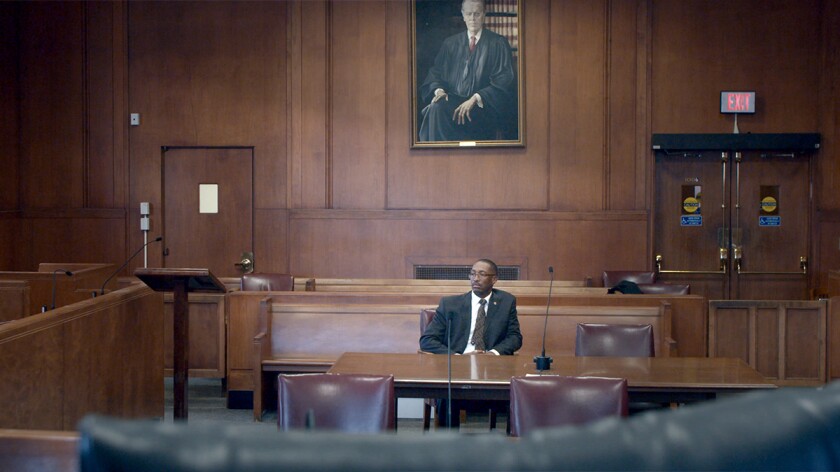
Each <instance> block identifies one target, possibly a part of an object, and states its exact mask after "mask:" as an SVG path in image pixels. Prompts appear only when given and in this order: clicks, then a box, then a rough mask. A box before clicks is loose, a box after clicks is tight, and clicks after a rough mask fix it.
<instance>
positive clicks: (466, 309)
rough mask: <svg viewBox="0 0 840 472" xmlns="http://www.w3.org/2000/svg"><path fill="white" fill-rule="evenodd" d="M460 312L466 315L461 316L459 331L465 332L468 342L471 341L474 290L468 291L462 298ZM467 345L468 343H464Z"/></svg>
mask: <svg viewBox="0 0 840 472" xmlns="http://www.w3.org/2000/svg"><path fill="white" fill-rule="evenodd" d="M460 312H461V313H463V314H464V316H461V317H460V323H461V326H460V327H459V328H460V329H458V331H457V332H459V333H464V337H465V338H467V342H470V340H469V337H470V324H471V323H472V292H467V293H466V295H464V296H463V297H462V299H461V309H460ZM464 347H466V344H464Z"/></svg>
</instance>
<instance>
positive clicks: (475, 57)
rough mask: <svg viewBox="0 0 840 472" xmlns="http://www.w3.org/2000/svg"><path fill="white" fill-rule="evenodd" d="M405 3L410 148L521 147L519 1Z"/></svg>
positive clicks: (425, 0)
mask: <svg viewBox="0 0 840 472" xmlns="http://www.w3.org/2000/svg"><path fill="white" fill-rule="evenodd" d="M411 3H412V5H411V41H410V43H411V58H412V61H411V65H412V70H411V81H412V88H411V89H412V93H411V107H410V109H411V135H412V138H411V147H412V148H454V147H458V148H463V147H478V146H496V147H499V146H503V147H504V146H507V147H522V146H524V145H525V139H524V135H525V129H524V120H523V117H524V113H523V89H522V82H523V81H522V70H523V48H522V39H521V38H522V8H523V3H524V2H523V0H485V1H484V2H483V3H484V12H483V14H482V12H481V3H482V2H481V1H480V0H479V1H477V2H476V1H475V0H467V1H462V0H412V2H411ZM480 15H481V16H480ZM482 20H483V22H482ZM479 25H480V26H479ZM479 29H480V31H481V32H480V33H478V34H477V35H471V34H469V33H468V31H477V30H479ZM471 36H477V40H471V39H469V38H470V37H471ZM471 42H472V43H474V44H470V43H471ZM471 46H472V47H471Z"/></svg>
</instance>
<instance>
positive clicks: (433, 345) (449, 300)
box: [420, 259, 522, 426]
mask: <svg viewBox="0 0 840 472" xmlns="http://www.w3.org/2000/svg"><path fill="white" fill-rule="evenodd" d="M498 271H499V270H498V267H497V266H496V264H495V263H494V262H493V261H491V260H489V259H481V260H479V261H477V262H476V263H475V264H473V266H472V270H471V271H470V284H471V285H472V291H470V292H468V293H465V294H463V295H453V296H450V297H443V298H441V300H440V303H439V304H438V307H437V310H436V311H435V317H434V318H433V319H432V322H431V323H430V324H429V326H428V327H427V328H426V331H425V332H424V333H423V335H422V336H420V349H421V350H423V351H425V352H431V353H436V354H446V353H447V333H446V327H447V319H449V320H450V323H451V326H452V333H451V341H452V345H451V348H452V354H455V355H458V354H489V355H497V356H498V355H509V354H513V353H514V352H516V350H517V349H519V348H520V347H521V346H522V333H521V332H520V331H519V318H518V317H517V314H516V297H514V296H513V295H511V294H510V293H507V292H504V291H502V290H497V289H494V288H493V285H495V283H496V282H497V281H498V280H499V278H498ZM452 409H453V411H456V410H460V405H458V406H457V407H456V403H455V402H453V405H452ZM445 410H446V408H445V402H440V403H439V404H438V408H437V412H438V418H440V417H441V414H442V413H444V412H445ZM452 416H453V417H452V426H457V423H458V422H457V418H458V416H457V415H454V414H453V415H452ZM438 424H442V423H441V422H440V419H439V420H438Z"/></svg>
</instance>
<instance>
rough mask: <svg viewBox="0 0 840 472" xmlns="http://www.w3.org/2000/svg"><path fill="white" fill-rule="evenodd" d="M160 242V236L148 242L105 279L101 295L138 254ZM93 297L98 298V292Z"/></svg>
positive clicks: (161, 239) (100, 290)
mask: <svg viewBox="0 0 840 472" xmlns="http://www.w3.org/2000/svg"><path fill="white" fill-rule="evenodd" d="M158 241H163V236H158V237H156V238H155V239H153V240H151V241H149V242H147V243H146V244H144V245H142V246H140V249H138V250H137V251H135V252H134V254H132V255H131V257H129V258H128V259H126V260H125V262H123V265H121V266H120V268H119V269H117V270H115V271H114V273H113V274H111V275H109V276H108V278H107V279H105V282H104V283H103V284H102V288H101V289H99V295H104V294H105V286H106V285H108V282H110V281H111V279H113V278H114V276H115V275H117V274H119V273H120V271H122V270H123V268H125V266H127V265H128V263H129V262H131V260H132V259H134V258H135V257H137V254H140V251H142V250H143V249H144V248H145V247H146V246H148V245H149V244H152V243H156V242H158ZM93 296H94V297H96V292H93Z"/></svg>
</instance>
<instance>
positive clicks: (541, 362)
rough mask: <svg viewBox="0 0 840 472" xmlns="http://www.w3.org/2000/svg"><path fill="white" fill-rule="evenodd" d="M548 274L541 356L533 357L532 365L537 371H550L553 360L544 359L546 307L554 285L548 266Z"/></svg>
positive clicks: (546, 327) (549, 303)
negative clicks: (549, 278)
mask: <svg viewBox="0 0 840 472" xmlns="http://www.w3.org/2000/svg"><path fill="white" fill-rule="evenodd" d="M548 273H549V274H551V282H549V283H548V301H547V302H546V304H545V322H544V323H543V340H542V354H540V355H539V356H534V363H535V364H536V365H537V370H539V371H543V370H549V369H551V362H552V361H553V360H554V359H552V358H550V357H545V333H546V331H548V307H549V306H550V305H551V286H552V285H554V267H551V266H548Z"/></svg>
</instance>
